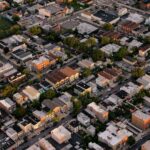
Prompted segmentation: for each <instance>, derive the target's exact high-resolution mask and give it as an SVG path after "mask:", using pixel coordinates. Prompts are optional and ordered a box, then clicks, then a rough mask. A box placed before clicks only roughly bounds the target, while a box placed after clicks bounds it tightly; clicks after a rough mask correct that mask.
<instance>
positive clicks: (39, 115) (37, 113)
mask: <svg viewBox="0 0 150 150" xmlns="http://www.w3.org/2000/svg"><path fill="white" fill-rule="evenodd" d="M33 116H34V117H36V118H37V119H38V120H40V121H41V123H44V122H46V121H47V114H46V112H44V111H40V110H35V111H33Z"/></svg>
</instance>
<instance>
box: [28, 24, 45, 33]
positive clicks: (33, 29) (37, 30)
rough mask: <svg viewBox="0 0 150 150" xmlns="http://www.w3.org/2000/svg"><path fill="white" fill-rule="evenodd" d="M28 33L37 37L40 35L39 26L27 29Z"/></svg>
mask: <svg viewBox="0 0 150 150" xmlns="http://www.w3.org/2000/svg"><path fill="white" fill-rule="evenodd" d="M29 32H30V33H31V34H32V35H39V34H41V33H42V29H41V27H40V26H33V27H31V28H30V29H29Z"/></svg>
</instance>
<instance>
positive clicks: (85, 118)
mask: <svg viewBox="0 0 150 150" xmlns="http://www.w3.org/2000/svg"><path fill="white" fill-rule="evenodd" d="M77 120H78V121H79V122H80V123H81V124H82V125H83V126H86V127H87V126H89V125H90V118H89V117H88V116H87V115H85V114H83V113H79V114H78V115H77Z"/></svg>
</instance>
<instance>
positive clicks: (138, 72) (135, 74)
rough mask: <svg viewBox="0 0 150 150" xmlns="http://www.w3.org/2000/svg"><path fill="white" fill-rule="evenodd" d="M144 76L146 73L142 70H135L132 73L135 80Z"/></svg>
mask: <svg viewBox="0 0 150 150" xmlns="http://www.w3.org/2000/svg"><path fill="white" fill-rule="evenodd" d="M144 74H145V72H144V69H142V68H135V69H134V70H133V71H132V77H133V78H135V79H137V78H139V77H142V76H143V75H144Z"/></svg>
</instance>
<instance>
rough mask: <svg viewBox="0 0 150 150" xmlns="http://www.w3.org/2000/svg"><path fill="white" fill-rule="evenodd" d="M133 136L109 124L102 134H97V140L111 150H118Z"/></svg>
mask: <svg viewBox="0 0 150 150" xmlns="http://www.w3.org/2000/svg"><path fill="white" fill-rule="evenodd" d="M132 135H133V134H132V133H131V132H129V131H128V130H126V129H124V128H119V127H118V126H116V125H113V124H110V125H109V126H108V127H107V128H106V130H105V131H104V132H99V133H98V140H99V141H100V142H103V143H105V144H107V145H108V146H109V147H110V148H112V149H113V150H119V149H121V148H123V146H124V144H126V142H127V140H128V137H130V136H132Z"/></svg>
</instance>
